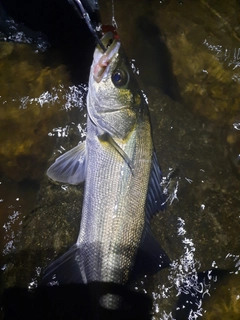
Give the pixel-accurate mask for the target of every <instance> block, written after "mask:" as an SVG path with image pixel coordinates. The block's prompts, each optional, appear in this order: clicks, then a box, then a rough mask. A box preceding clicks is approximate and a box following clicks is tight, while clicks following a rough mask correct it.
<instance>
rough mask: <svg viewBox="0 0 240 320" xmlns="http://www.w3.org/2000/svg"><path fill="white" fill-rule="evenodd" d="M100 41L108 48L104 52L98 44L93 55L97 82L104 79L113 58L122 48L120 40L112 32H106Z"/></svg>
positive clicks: (94, 75)
mask: <svg viewBox="0 0 240 320" xmlns="http://www.w3.org/2000/svg"><path fill="white" fill-rule="evenodd" d="M100 41H101V42H102V44H103V45H104V47H106V48H107V50H106V52H104V51H103V49H102V48H101V47H100V46H99V45H98V46H97V47H96V49H95V52H94V55H93V78H94V80H95V81H96V82H97V83H99V82H100V81H101V80H102V78H103V76H104V74H105V73H106V72H107V71H106V70H107V69H108V66H109V64H110V62H111V60H112V58H113V57H114V56H115V55H116V53H117V52H118V50H119V48H120V42H119V41H118V40H117V39H116V38H115V37H114V34H113V33H112V32H108V33H106V34H105V35H104V36H103V37H102V38H101V40H100Z"/></svg>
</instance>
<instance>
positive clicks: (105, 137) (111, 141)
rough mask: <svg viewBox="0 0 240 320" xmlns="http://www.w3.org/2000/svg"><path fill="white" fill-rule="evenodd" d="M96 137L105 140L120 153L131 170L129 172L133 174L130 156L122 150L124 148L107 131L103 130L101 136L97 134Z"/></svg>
mask: <svg viewBox="0 0 240 320" xmlns="http://www.w3.org/2000/svg"><path fill="white" fill-rule="evenodd" d="M98 139H99V140H100V141H107V142H108V143H109V144H110V145H111V146H112V147H113V148H114V149H115V150H116V151H117V152H118V153H119V154H120V156H121V157H122V158H123V159H124V161H125V162H126V163H127V165H128V166H129V169H130V170H131V172H132V174H133V166H132V161H131V160H130V158H129V157H128V155H127V154H126V152H124V150H123V149H122V148H121V147H120V146H119V145H118V144H117V142H116V141H115V140H114V139H113V138H112V137H111V135H110V134H109V133H107V132H105V133H104V134H102V135H101V136H98Z"/></svg>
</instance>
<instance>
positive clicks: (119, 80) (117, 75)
mask: <svg viewBox="0 0 240 320" xmlns="http://www.w3.org/2000/svg"><path fill="white" fill-rule="evenodd" d="M128 78H129V77H128V73H127V72H126V71H125V70H123V69H117V70H115V71H114V72H113V75H112V82H113V84H114V85H115V87H117V88H121V87H123V86H125V84H126V83H127V82H128Z"/></svg>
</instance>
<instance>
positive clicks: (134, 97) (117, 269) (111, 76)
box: [43, 33, 170, 307]
mask: <svg viewBox="0 0 240 320" xmlns="http://www.w3.org/2000/svg"><path fill="white" fill-rule="evenodd" d="M101 41H102V43H103V45H104V46H105V47H106V48H107V51H106V52H103V51H102V49H101V48H100V47H98V46H97V47H96V49H95V52H94V59H93V63H92V66H91V70H90V75H89V90H88V96H87V111H88V118H87V136H86V141H85V142H83V143H81V144H79V145H78V146H76V147H75V148H73V149H72V150H70V151H68V152H66V153H65V154H63V155H61V156H60V157H59V158H58V159H56V161H55V163H54V164H53V165H52V166H51V167H50V168H49V169H48V171H47V174H48V176H49V177H50V178H51V179H52V180H55V181H60V182H63V183H70V184H79V183H81V182H83V181H85V185H84V201H83V209H82V217H81V225H80V232H79V235H78V238H77V241H76V244H75V245H73V246H72V247H71V248H70V249H69V251H67V252H66V253H65V254H64V255H63V256H61V257H60V258H58V259H57V260H56V261H54V262H53V263H52V264H51V265H50V266H49V267H48V268H47V269H46V271H45V275H44V278H43V282H45V283H50V284H51V283H52V282H53V283H56V282H57V283H59V284H67V283H86V284H88V283H91V282H96V281H97V282H98V283H114V284H121V285H126V284H128V283H129V281H130V279H131V277H132V276H133V274H134V273H136V274H137V275H138V276H139V275H144V274H146V273H148V272H150V273H154V272H157V271H158V270H159V269H160V268H162V267H166V266H168V265H169V262H170V260H169V258H168V257H167V255H166V253H165V252H164V250H163V249H162V248H161V247H160V246H159V244H158V242H157V241H156V239H155V238H154V237H153V235H152V233H151V230H150V219H151V217H152V216H153V214H155V213H156V212H158V211H159V210H163V208H164V202H165V197H164V195H163V193H162V187H161V171H160V168H159V165H158V161H157V157H156V154H155V152H154V148H153V143H152V137H151V126H150V120H149V114H148V106H147V103H146V102H145V99H144V97H143V95H142V92H141V90H140V88H139V86H138V84H137V82H136V79H135V78H134V75H133V72H132V70H131V66H130V64H129V62H128V61H127V58H126V55H125V53H124V51H123V49H122V46H121V43H120V41H119V40H117V39H115V37H114V35H113V34H112V33H108V34H106V35H104V37H103V38H102V40H101ZM139 267H140V268H139ZM52 279H54V281H52ZM120 300H121V299H118V298H117V299H115V298H113V296H112V297H109V296H108V297H105V299H104V305H105V306H111V307H116V306H119V303H120Z"/></svg>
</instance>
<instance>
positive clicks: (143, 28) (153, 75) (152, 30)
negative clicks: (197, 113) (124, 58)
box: [136, 16, 182, 102]
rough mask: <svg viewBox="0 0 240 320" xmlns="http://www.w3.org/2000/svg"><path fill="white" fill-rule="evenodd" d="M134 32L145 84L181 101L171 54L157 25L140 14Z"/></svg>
mask: <svg viewBox="0 0 240 320" xmlns="http://www.w3.org/2000/svg"><path fill="white" fill-rule="evenodd" d="M136 32H137V33H139V36H138V38H139V39H141V41H139V42H137V43H138V45H139V51H140V52H142V54H141V55H139V58H140V59H139V62H140V63H141V65H142V66H141V75H142V78H143V81H144V79H147V84H148V85H150V86H153V87H156V88H161V89H162V91H163V92H164V93H165V94H166V95H168V96H169V97H170V98H171V99H173V100H175V101H179V102H181V101H182V98H181V95H180V91H179V86H178V83H177V79H176V77H175V75H174V73H173V67H172V59H171V54H170V52H169V50H168V48H167V46H166V43H165V42H164V39H163V36H162V34H161V31H160V29H159V28H158V26H157V25H156V24H155V23H154V22H153V21H151V20H150V18H149V17H146V16H141V17H139V18H138V19H137V20H136Z"/></svg>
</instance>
